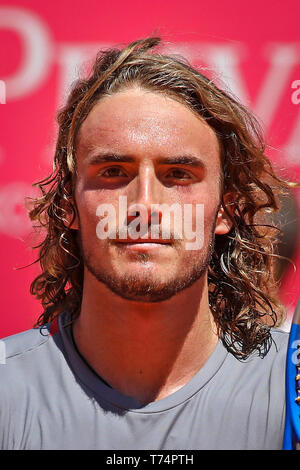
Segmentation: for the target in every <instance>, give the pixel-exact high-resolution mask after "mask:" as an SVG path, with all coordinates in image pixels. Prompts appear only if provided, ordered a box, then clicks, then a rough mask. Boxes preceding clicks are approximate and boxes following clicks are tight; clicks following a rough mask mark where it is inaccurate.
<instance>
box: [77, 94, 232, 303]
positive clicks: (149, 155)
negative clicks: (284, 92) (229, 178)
mask: <svg viewBox="0 0 300 470" xmlns="http://www.w3.org/2000/svg"><path fill="white" fill-rule="evenodd" d="M75 158H76V159H77V174H78V176H77V180H76V189H75V201H76V205H77V209H78V218H77V219H76V221H75V223H74V224H73V226H72V227H73V228H75V229H78V230H79V238H80V242H81V249H82V255H83V259H84V263H85V273H86V275H91V274H92V275H93V276H94V277H95V278H96V279H97V280H98V281H99V282H102V283H104V284H105V285H106V286H107V287H108V288H109V289H111V290H112V291H113V292H115V293H116V294H118V295H120V296H121V297H123V298H127V299H131V300H136V301H143V302H157V301H161V300H165V299H167V298H170V297H172V296H173V295H174V294H176V293H177V292H179V291H181V290H182V289H185V288H187V287H189V286H190V285H192V284H193V283H194V282H196V281H197V280H198V279H200V278H201V277H202V276H203V275H205V273H206V271H207V267H208V264H209V261H210V256H211V252H212V249H213V240H214V234H215V233H226V232H227V231H228V230H229V229H228V228H227V227H226V224H224V221H223V219H221V218H220V216H219V217H217V215H218V209H219V203H220V183H219V181H220V171H221V169H220V157H219V145H218V141H217V138H216V135H215V134H214V132H213V130H212V129H211V128H210V127H209V126H208V125H207V124H206V123H205V122H204V121H203V120H201V119H200V118H199V117H198V116H196V115H195V114H194V113H193V112H192V111H191V110H190V109H189V108H188V107H186V106H185V105H183V104H181V103H179V102H177V101H175V100H173V99H172V98H170V97H167V96H164V95H162V94H158V93H152V92H149V91H145V90H143V89H139V88H130V89H127V90H124V91H121V92H118V93H115V94H113V95H111V96H106V97H104V98H102V99H100V101H99V102H98V103H97V104H96V105H95V106H94V108H93V109H92V111H91V112H90V114H89V115H88V117H87V118H86V120H85V121H84V122H83V124H82V126H81V128H80V132H79V135H78V141H77V151H76V157H75ZM120 196H122V197H123V201H124V200H125V198H124V197H126V202H127V207H128V208H130V206H131V205H132V204H141V205H142V206H143V207H144V208H145V209H146V211H148V212H147V213H148V215H149V218H148V221H149V223H150V221H151V219H150V214H151V212H152V207H153V204H165V205H167V207H170V206H171V205H172V204H174V203H177V204H179V205H180V207H181V208H182V211H181V214H182V217H184V206H185V205H189V207H193V208H194V210H193V212H192V213H193V217H192V219H191V220H192V226H193V227H192V228H193V229H195V228H196V222H197V221H196V211H195V208H196V204H202V205H203V207H204V220H203V222H204V226H203V235H204V244H203V246H202V247H201V248H198V249H196V250H191V249H187V244H186V242H187V235H186V234H185V232H184V230H182V231H181V234H180V235H181V238H176V236H178V234H177V235H176V233H177V232H176V231H177V226H176V224H175V222H174V219H172V217H171V219H170V220H171V230H170V236H169V237H168V238H163V237H162V233H161V232H160V235H159V236H160V240H153V237H152V236H151V232H150V227H149V232H148V235H147V233H146V238H143V239H142V235H141V236H140V237H139V239H138V240H136V241H135V240H133V239H132V238H130V235H127V237H126V238H125V239H122V240H121V239H120V237H119V235H120V233H119V229H120V227H121V226H123V228H124V227H125V226H127V227H128V225H129V223H131V222H132V221H134V216H131V217H128V219H124V217H123V215H124V214H123V215H122V214H121V209H120V204H119V203H120ZM103 204H109V205H110V207H112V208H113V212H114V213H115V214H116V237H112V238H100V237H99V235H97V226H98V224H99V221H100V217H99V214H100V212H97V209H98V208H99V206H101V205H103ZM191 205H192V206H191ZM151 206H152V207H151ZM102 207H103V206H102ZM98 210H99V209H98ZM119 214H120V217H119ZM139 214H140V216H141V214H144V215H143V217H144V219H145V212H140V213H139ZM137 215H138V214H137ZM144 219H140V221H142V223H141V225H139V227H140V228H141V227H142V226H143V227H145V225H143V222H144ZM182 222H184V221H183V220H182ZM120 223H121V225H118V224H120ZM155 223H156V224H158V226H159V218H156V219H155V220H154V219H153V224H155ZM146 225H147V224H146ZM137 228H138V227H137ZM160 228H161V227H160ZM190 228H191V227H190ZM150 242H151V243H150Z"/></svg>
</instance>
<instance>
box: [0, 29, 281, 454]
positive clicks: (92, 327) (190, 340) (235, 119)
mask: <svg viewBox="0 0 300 470" xmlns="http://www.w3.org/2000/svg"><path fill="white" fill-rule="evenodd" d="M158 43H159V39H158V38H148V39H145V40H141V41H136V42H134V43H132V44H130V45H129V46H127V47H125V48H124V49H122V50H117V49H116V50H111V51H105V52H102V53H101V54H99V55H98V57H97V59H96V61H95V64H94V67H93V70H92V71H91V74H90V76H89V77H88V78H87V79H82V80H79V81H78V82H77V83H76V84H75V86H74V87H73V89H72V91H71V93H70V96H69V98H68V101H67V103H66V105H65V107H64V108H63V109H62V110H61V112H60V113H59V116H58V123H59V135H58V140H57V148H56V154H55V161H54V163H55V165H54V171H53V174H52V175H51V176H50V177H49V178H47V179H46V180H44V181H42V182H40V183H39V185H40V187H41V189H42V191H43V194H42V196H41V198H40V199H37V200H36V201H34V207H33V208H32V210H31V213H30V216H31V219H32V220H37V221H39V223H40V224H41V225H43V226H44V227H45V228H46V236H45V238H44V239H43V240H42V242H41V245H40V258H39V259H40V264H41V268H42V273H41V274H40V275H39V276H38V277H37V279H35V280H34V282H33V283H32V288H31V292H32V293H33V294H35V295H36V296H37V297H38V298H39V299H40V300H41V302H42V305H43V307H44V312H43V314H42V315H41V317H40V319H39V321H38V324H37V327H36V328H34V329H32V330H30V331H27V332H24V333H21V334H19V335H14V336H12V337H9V338H6V339H5V340H4V342H5V345H6V352H7V355H6V364H5V365H2V366H1V405H0V408H1V411H0V413H1V418H0V423H1V425H0V426H1V442H2V448H3V449H119V450H123V449H171V450H176V449H280V448H281V446H282V437H283V428H284V419H285V396H284V367H285V357H286V347H287V334H286V333H283V332H281V331H280V330H278V329H276V328H275V327H276V326H277V325H278V324H279V323H280V321H281V320H282V318H283V307H282V306H281V305H280V303H279V302H278V300H277V299H276V298H274V295H273V294H274V292H275V290H274V282H275V281H276V280H274V276H273V272H274V261H273V260H274V256H275V255H274V246H275V242H276V239H277V238H276V237H277V233H276V231H275V230H274V229H272V228H271V227H270V226H269V225H268V224H267V222H266V220H267V219H265V214H266V213H267V211H270V210H276V209H277V202H276V201H277V195H278V194H279V192H280V191H283V190H284V189H285V188H287V187H288V184H287V183H284V182H283V181H281V180H280V179H279V178H277V177H276V176H275V174H274V172H273V169H272V166H271V164H270V162H269V160H268V159H267V158H266V156H265V154H264V144H263V140H262V137H261V136H260V133H259V130H258V127H257V124H256V121H255V119H254V118H253V116H251V114H250V112H249V111H247V110H246V109H245V108H244V107H243V106H242V105H241V104H239V103H238V102H237V101H236V100H234V99H233V98H231V97H230V96H229V95H228V94H226V93H224V92H223V91H221V90H219V89H218V88H217V87H216V86H215V85H214V84H213V83H212V82H210V81H209V80H208V79H207V78H206V77H205V76H203V75H202V74H201V73H200V72H199V71H197V70H194V69H193V68H192V67H190V66H189V65H187V64H186V63H185V62H184V61H181V60H179V59H174V58H172V57H167V56H163V55H161V54H151V53H150V49H151V48H152V47H154V46H156V45H157V44H158ZM171 209H172V210H171ZM176 210H177V215H176V214H175V212H176ZM168 211H169V212H168ZM171 213H172V214H171ZM168 214H169V215H170V217H168ZM172 215H173V217H171V216H172ZM182 227H184V228H185V229H186V230H182Z"/></svg>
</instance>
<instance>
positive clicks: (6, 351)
mask: <svg viewBox="0 0 300 470" xmlns="http://www.w3.org/2000/svg"><path fill="white" fill-rule="evenodd" d="M49 337H50V328H49V325H45V326H43V327H39V328H32V329H30V330H26V331H22V332H21V333H17V334H14V335H11V336H7V337H6V338H2V339H1V340H0V341H1V343H0V344H1V363H2V364H3V363H6V361H9V360H11V359H13V358H17V357H19V356H22V355H23V354H26V353H27V352H29V351H32V350H38V349H39V347H41V346H42V345H43V344H44V343H46V342H47V341H48V340H49Z"/></svg>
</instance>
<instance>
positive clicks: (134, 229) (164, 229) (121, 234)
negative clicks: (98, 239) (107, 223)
mask: <svg viewBox="0 0 300 470" xmlns="http://www.w3.org/2000/svg"><path fill="white" fill-rule="evenodd" d="M107 237H108V238H109V239H115V240H127V239H132V240H136V239H137V238H138V239H141V238H142V239H151V240H153V241H155V240H166V241H169V242H170V243H175V242H176V241H180V240H183V237H182V230H180V228H177V227H170V226H169V224H165V225H164V224H160V225H157V224H152V225H151V224H149V223H148V222H145V223H143V222H138V223H136V224H135V223H134V222H133V221H131V222H130V223H129V224H123V226H121V227H120V226H119V225H118V224H114V226H112V227H110V230H109V231H108V233H107Z"/></svg>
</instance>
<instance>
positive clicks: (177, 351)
mask: <svg viewBox="0 0 300 470" xmlns="http://www.w3.org/2000/svg"><path fill="white" fill-rule="evenodd" d="M73 334H74V339H75V342H76V345H77V347H78V349H79V351H80V352H81V354H82V355H83V356H84V357H85V359H86V360H87V362H88V363H89V364H90V366H91V367H92V368H93V369H94V370H95V372H96V373H97V374H99V375H100V376H101V377H102V378H103V379H104V380H105V381H106V382H107V383H109V384H110V385H111V386H112V387H113V388H115V389H117V390H119V391H120V392H122V393H123V394H124V395H128V396H131V397H133V398H136V399H137V400H139V401H140V402H141V403H149V402H151V401H155V400H159V399H162V398H164V397H166V396H168V395H170V394H171V393H174V392H175V391H176V390H178V389H180V388H181V387H182V386H183V385H185V384H186V383H187V382H188V381H189V380H190V379H191V378H192V377H193V376H194V375H195V374H196V373H197V372H198V371H199V369H200V368H201V367H202V366H203V364H204V363H205V362H206V360H207V359H208V357H209V356H210V354H211V353H212V351H213V349H214V347H215V346H216V343H217V340H218V338H217V335H216V333H215V331H214V323H213V319H212V315H211V312H210V309H209V304H208V288H207V278H206V276H203V277H202V278H201V279H199V280H198V281H197V282H196V283H194V284H193V286H191V287H189V288H188V289H185V290H184V291H182V292H180V293H179V294H176V295H174V296H173V297H172V298H171V299H168V300H165V301H162V302H157V303H149V302H148V303H143V302H135V301H129V300H126V299H122V298H121V297H119V296H117V295H116V294H113V293H112V292H111V291H110V290H109V289H108V288H107V287H106V286H105V285H104V284H101V283H99V282H98V281H96V279H95V278H93V277H92V276H91V275H89V274H88V275H87V276H86V277H85V283H84V289H83V299H82V307H81V312H80V315H79V317H78V318H77V319H76V321H75V322H74V326H73Z"/></svg>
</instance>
